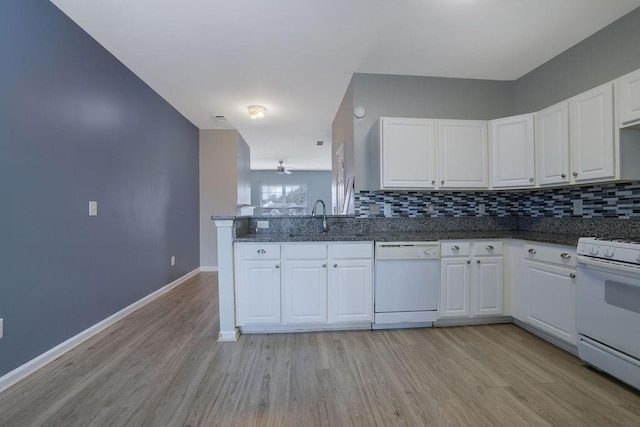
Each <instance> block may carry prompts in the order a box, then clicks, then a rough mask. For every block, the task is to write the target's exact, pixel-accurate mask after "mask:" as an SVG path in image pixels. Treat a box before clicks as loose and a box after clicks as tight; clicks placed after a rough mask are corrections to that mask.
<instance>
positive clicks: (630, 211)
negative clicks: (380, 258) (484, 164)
mask: <svg viewBox="0 0 640 427" xmlns="http://www.w3.org/2000/svg"><path fill="white" fill-rule="evenodd" d="M385 204H389V205H390V208H391V216H392V217H440V216H451V217H465V216H498V217H505V216H527V217H556V218H563V217H571V216H578V217H583V218H635V219H640V182H638V181H636V182H631V183H618V184H600V185H588V186H581V187H567V188H561V189H548V190H540V189H538V190H520V191H518V192H515V191H514V192H489V191H484V192H453V191H451V192H441V191H439V192H423V191H404V192H396V191H360V192H357V193H356V194H355V215H356V216H359V217H368V216H383V215H384V205H385ZM574 204H577V205H581V209H582V214H577V215H574ZM371 205H378V206H379V207H380V214H375V215H371V213H370V207H371ZM577 209H580V207H579V206H577Z"/></svg>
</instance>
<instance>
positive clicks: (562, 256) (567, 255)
mask: <svg viewBox="0 0 640 427" xmlns="http://www.w3.org/2000/svg"><path fill="white" fill-rule="evenodd" d="M560 258H564V259H569V258H571V255H569V254H568V253H566V252H563V253H561V254H560Z"/></svg>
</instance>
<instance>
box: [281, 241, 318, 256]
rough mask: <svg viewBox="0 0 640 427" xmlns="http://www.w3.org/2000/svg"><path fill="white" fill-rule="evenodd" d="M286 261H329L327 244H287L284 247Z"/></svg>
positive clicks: (283, 254)
mask: <svg viewBox="0 0 640 427" xmlns="http://www.w3.org/2000/svg"><path fill="white" fill-rule="evenodd" d="M282 256H283V258H285V259H327V245H326V244H325V243H287V244H284V245H282Z"/></svg>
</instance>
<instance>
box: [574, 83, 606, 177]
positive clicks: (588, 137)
mask: <svg viewBox="0 0 640 427" xmlns="http://www.w3.org/2000/svg"><path fill="white" fill-rule="evenodd" d="M569 114H570V128H571V132H570V138H569V140H570V148H571V175H572V176H571V178H572V179H573V180H574V181H576V182H580V181H590V180H596V181H597V180H602V179H606V178H613V177H614V175H615V172H614V133H613V87H612V85H611V83H607V84H606V85H603V86H600V87H597V88H595V89H592V90H590V91H588V92H585V93H583V94H581V95H578V96H576V97H574V98H572V99H571V100H570V101H569Z"/></svg>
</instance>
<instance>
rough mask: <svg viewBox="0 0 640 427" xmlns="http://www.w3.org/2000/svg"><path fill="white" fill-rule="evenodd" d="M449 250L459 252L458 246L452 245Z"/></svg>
mask: <svg viewBox="0 0 640 427" xmlns="http://www.w3.org/2000/svg"><path fill="white" fill-rule="evenodd" d="M451 250H452V251H459V250H460V246H458V245H453V246H451Z"/></svg>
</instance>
